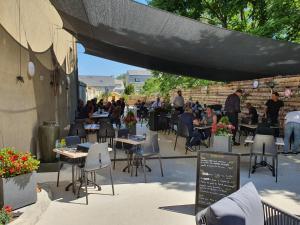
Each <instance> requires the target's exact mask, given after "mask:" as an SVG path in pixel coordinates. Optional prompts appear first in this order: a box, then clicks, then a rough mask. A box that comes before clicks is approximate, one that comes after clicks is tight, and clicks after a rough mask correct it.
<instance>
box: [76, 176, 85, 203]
mask: <svg viewBox="0 0 300 225" xmlns="http://www.w3.org/2000/svg"><path fill="white" fill-rule="evenodd" d="M83 179H84V172H83V171H81V174H80V185H79V188H78V191H77V198H79V197H80V190H81V187H82V184H83Z"/></svg>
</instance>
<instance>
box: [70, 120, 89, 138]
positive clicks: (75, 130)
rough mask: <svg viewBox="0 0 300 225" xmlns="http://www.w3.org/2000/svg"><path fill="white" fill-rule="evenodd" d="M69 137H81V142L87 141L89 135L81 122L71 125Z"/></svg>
mask: <svg viewBox="0 0 300 225" xmlns="http://www.w3.org/2000/svg"><path fill="white" fill-rule="evenodd" d="M68 136H79V137H80V139H81V141H86V140H87V134H86V131H85V129H84V125H83V123H81V122H77V123H74V124H71V126H70V130H69V134H68Z"/></svg>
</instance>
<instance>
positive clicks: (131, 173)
mask: <svg viewBox="0 0 300 225" xmlns="http://www.w3.org/2000/svg"><path fill="white" fill-rule="evenodd" d="M134 160H135V155H133V156H132V163H131V165H129V164H128V170H129V167H130V166H131V168H130V175H131V176H132V175H133V165H134Z"/></svg>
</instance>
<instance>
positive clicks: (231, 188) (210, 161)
mask: <svg viewBox="0 0 300 225" xmlns="http://www.w3.org/2000/svg"><path fill="white" fill-rule="evenodd" d="M239 187H240V156H239V155H238V154H234V153H226V152H214V151H201V152H200V151H199V152H198V160H197V183H196V203H195V212H196V213H197V212H198V211H200V210H202V209H204V208H206V207H208V206H209V205H211V204H213V203H215V202H217V201H219V200H220V199H221V198H223V197H225V196H228V195H230V194H231V193H233V192H235V191H236V190H238V189H239Z"/></svg>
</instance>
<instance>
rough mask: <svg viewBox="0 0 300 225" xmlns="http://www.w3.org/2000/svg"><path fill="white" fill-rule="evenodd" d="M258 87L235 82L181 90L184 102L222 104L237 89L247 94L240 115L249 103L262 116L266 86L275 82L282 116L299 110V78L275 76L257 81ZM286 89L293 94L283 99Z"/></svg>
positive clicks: (250, 83) (246, 82)
mask: <svg viewBox="0 0 300 225" xmlns="http://www.w3.org/2000/svg"><path fill="white" fill-rule="evenodd" d="M258 81H259V87H258V88H257V89H254V88H253V85H252V84H253V80H246V81H236V82H230V83H222V84H215V85H211V86H208V87H197V88H192V89H186V90H184V89H182V92H183V96H184V98H185V100H186V101H187V100H189V99H192V100H193V101H197V100H198V101H199V102H200V103H201V104H207V105H210V104H222V105H223V106H224V102H225V100H226V97H227V96H228V95H229V94H231V93H233V92H234V91H235V90H237V89H239V88H240V89H242V90H244V91H245V93H247V95H248V96H246V97H245V98H244V99H243V98H242V106H241V109H242V113H245V112H246V111H247V110H246V108H245V103H246V102H250V103H251V104H252V105H254V106H255V107H256V108H257V110H258V113H259V114H260V115H262V114H263V112H264V108H265V103H266V101H267V100H268V99H269V98H270V96H271V88H269V87H268V86H267V83H268V82H270V81H273V82H275V87H274V89H273V90H274V91H277V92H279V94H280V99H281V100H283V101H284V104H285V107H284V115H285V114H286V112H288V111H290V110H292V109H294V108H296V109H298V110H300V94H298V91H299V92H300V76H285V77H281V76H276V77H270V78H263V79H258ZM286 88H290V89H291V90H292V92H293V95H292V96H291V97H290V98H285V97H284V91H285V89H286ZM176 91H177V90H173V91H172V92H171V96H172V97H174V96H175V95H176ZM281 119H283V118H281Z"/></svg>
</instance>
